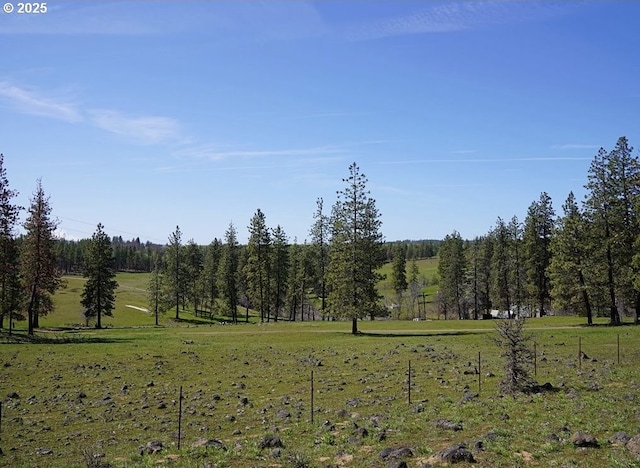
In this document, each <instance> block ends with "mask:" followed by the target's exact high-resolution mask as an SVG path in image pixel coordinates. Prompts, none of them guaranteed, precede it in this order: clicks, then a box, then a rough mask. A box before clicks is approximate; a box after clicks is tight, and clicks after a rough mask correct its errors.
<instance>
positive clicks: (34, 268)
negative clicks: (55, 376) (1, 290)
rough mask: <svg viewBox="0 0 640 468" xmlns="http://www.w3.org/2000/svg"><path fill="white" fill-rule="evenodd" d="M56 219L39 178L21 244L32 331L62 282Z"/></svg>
mask: <svg viewBox="0 0 640 468" xmlns="http://www.w3.org/2000/svg"><path fill="white" fill-rule="evenodd" d="M56 227H57V222H56V221H54V220H52V219H51V204H50V202H49V197H47V196H46V195H45V193H44V190H43V188H42V183H41V181H40V180H38V182H37V186H36V191H35V193H34V194H33V198H32V199H31V205H30V206H29V216H28V217H27V220H26V221H25V223H24V229H25V231H26V233H25V236H24V242H23V244H22V255H21V257H22V278H23V281H24V284H25V288H26V289H27V296H28V307H27V317H28V321H29V326H28V329H29V334H30V335H33V330H34V328H38V327H39V317H40V316H41V315H47V314H49V313H50V312H52V311H53V300H52V296H53V294H54V293H55V292H56V290H57V289H58V288H60V287H61V286H63V283H62V280H61V278H62V272H61V271H60V270H58V267H57V259H56V254H55V239H54V232H55V230H56Z"/></svg>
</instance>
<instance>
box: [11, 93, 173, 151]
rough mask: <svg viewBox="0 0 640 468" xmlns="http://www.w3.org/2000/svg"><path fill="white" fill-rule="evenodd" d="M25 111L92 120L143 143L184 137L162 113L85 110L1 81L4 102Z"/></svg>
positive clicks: (62, 98)
mask: <svg viewBox="0 0 640 468" xmlns="http://www.w3.org/2000/svg"><path fill="white" fill-rule="evenodd" d="M3 102H4V103H5V104H6V105H7V106H8V107H10V108H12V109H14V110H15V111H17V112H19V113H21V114H27V115H35V116H38V117H45V118H50V119H57V120H63V121H66V122H70V123H85V124H86V123H88V124H91V125H94V126H96V127H98V128H101V129H102V130H105V131H108V132H110V133H114V134H116V135H119V136H122V137H125V138H127V139H130V140H132V141H135V142H138V143H143V144H158V143H165V142H168V141H174V140H177V139H178V138H180V137H181V131H180V125H179V123H178V121H176V120H175V119H172V118H169V117H160V116H142V117H130V116H125V115H124V114H122V113H121V112H119V111H116V110H113V109H93V110H88V111H87V110H84V109H83V108H81V107H80V106H78V105H76V104H75V103H74V102H73V101H72V100H71V99H69V98H65V97H51V96H47V95H45V93H43V92H41V91H37V90H34V89H27V88H25V87H20V86H16V85H14V84H12V83H9V82H6V81H2V82H0V104H2V103H3Z"/></svg>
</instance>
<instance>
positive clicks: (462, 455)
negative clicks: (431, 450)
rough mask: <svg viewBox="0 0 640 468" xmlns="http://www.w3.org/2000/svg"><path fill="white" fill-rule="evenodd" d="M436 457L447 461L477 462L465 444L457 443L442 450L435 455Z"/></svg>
mask: <svg viewBox="0 0 640 468" xmlns="http://www.w3.org/2000/svg"><path fill="white" fill-rule="evenodd" d="M435 458H436V459H438V460H441V461H443V462H445V463H460V462H467V463H475V462H476V461H475V459H474V458H473V454H472V453H471V452H470V451H469V450H467V446H466V445H465V444H456V445H454V446H452V447H449V448H446V449H444V450H441V451H440V452H438V453H437V454H436V455H435Z"/></svg>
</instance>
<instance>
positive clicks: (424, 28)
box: [345, 0, 566, 40]
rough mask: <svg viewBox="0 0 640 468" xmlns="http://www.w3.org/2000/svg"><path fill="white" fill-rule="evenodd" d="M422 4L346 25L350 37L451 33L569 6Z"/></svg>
mask: <svg viewBox="0 0 640 468" xmlns="http://www.w3.org/2000/svg"><path fill="white" fill-rule="evenodd" d="M416 5H420V8H417V9H415V10H413V11H411V12H408V13H404V14H400V15H396V16H392V17H387V18H382V19H377V20H373V21H369V22H363V23H360V24H357V25H352V26H350V27H348V28H347V30H346V32H345V34H346V36H347V38H348V39H351V40H371V39H380V38H384V37H392V36H401V35H407V34H428V33H449V32H455V31H462V30H465V29H471V28H478V27H484V26H488V25H492V24H502V23H512V22H518V21H523V20H532V19H540V18H545V17H551V16H555V15H558V14H560V13H562V12H564V11H565V10H566V8H565V7H566V5H563V4H561V3H556V2H541V1H527V2H505V1H499V0H490V1H449V2H439V3H435V2H434V3H433V4H431V5H430V6H429V7H427V8H424V7H422V5H423V4H420V2H417V3H416Z"/></svg>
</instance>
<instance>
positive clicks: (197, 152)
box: [175, 145, 345, 161]
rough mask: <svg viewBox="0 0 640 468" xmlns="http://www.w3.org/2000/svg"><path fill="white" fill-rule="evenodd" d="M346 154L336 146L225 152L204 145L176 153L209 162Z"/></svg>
mask: <svg viewBox="0 0 640 468" xmlns="http://www.w3.org/2000/svg"><path fill="white" fill-rule="evenodd" d="M343 152H345V148H343V147H340V146H334V145H325V146H311V147H307V148H280V149H263V150H247V149H240V150H228V149H227V150H225V149H219V148H218V147H216V146H210V145H202V146H195V147H192V148H186V149H182V150H180V151H177V152H176V154H175V155H176V156H178V157H182V158H195V159H204V160H209V161H220V160H226V159H235V158H264V157H278V156H314V155H331V154H338V153H343Z"/></svg>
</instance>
